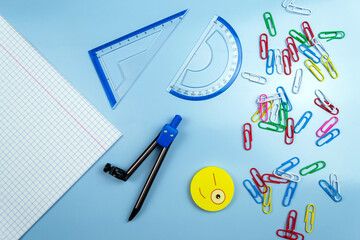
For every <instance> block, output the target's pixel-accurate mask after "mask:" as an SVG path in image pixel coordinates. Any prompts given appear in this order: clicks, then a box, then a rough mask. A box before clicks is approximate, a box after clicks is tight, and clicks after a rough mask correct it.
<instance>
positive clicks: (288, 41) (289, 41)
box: [286, 37, 300, 62]
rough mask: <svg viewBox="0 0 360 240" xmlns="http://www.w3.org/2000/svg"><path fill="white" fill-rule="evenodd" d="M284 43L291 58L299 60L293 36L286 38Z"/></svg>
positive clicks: (295, 60)
mask: <svg viewBox="0 0 360 240" xmlns="http://www.w3.org/2000/svg"><path fill="white" fill-rule="evenodd" d="M286 45H287V47H288V49H289V51H290V55H291V58H292V60H293V61H294V62H297V61H299V59H300V58H299V54H298V50H297V47H296V44H295V41H294V38H293V37H288V38H286Z"/></svg>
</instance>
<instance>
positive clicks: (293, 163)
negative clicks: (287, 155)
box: [275, 157, 300, 176]
mask: <svg viewBox="0 0 360 240" xmlns="http://www.w3.org/2000/svg"><path fill="white" fill-rule="evenodd" d="M299 163H300V160H299V158H298V157H293V158H291V159H289V160H287V161H285V162H283V163H282V164H281V165H280V167H278V168H277V169H275V170H276V171H275V173H276V175H277V176H281V175H283V174H284V173H285V172H287V171H289V170H290V169H292V168H294V167H295V166H296V165H298V164H299ZM288 165H289V166H288ZM280 170H281V171H283V172H280Z"/></svg>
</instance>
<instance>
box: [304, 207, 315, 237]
mask: <svg viewBox="0 0 360 240" xmlns="http://www.w3.org/2000/svg"><path fill="white" fill-rule="evenodd" d="M310 207H312V210H310V209H309V208H310ZM309 213H310V214H311V219H310V226H311V228H310V230H308V228H307V227H308V225H309ZM314 218H315V206H314V204H309V205H307V207H306V213H305V231H306V232H307V233H311V232H312V231H313V229H314Z"/></svg>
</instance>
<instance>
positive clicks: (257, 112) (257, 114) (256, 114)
mask: <svg viewBox="0 0 360 240" xmlns="http://www.w3.org/2000/svg"><path fill="white" fill-rule="evenodd" d="M268 106H269V104H268ZM272 106H273V102H270V107H268V109H267V110H268V111H269V110H270V109H271V108H272ZM265 113H266V112H264V113H263V114H262V115H265ZM256 116H259V117H258V118H257V119H254V118H255V117H256ZM259 120H260V112H259V109H258V110H257V111H256V112H255V113H254V115H253V116H252V117H251V121H253V122H257V121H259Z"/></svg>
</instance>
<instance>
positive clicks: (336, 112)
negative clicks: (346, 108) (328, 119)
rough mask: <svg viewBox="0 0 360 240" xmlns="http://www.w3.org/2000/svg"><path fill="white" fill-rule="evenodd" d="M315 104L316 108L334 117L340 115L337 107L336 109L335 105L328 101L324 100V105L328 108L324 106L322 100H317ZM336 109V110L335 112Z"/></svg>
mask: <svg viewBox="0 0 360 240" xmlns="http://www.w3.org/2000/svg"><path fill="white" fill-rule="evenodd" d="M314 103H315V105H316V106H318V107H320V108H322V109H324V110H325V111H327V112H328V113H330V114H332V115H338V114H339V109H338V108H337V107H335V106H334V105H332V104H329V102H328V101H326V100H324V103H325V104H326V105H327V107H326V106H324V105H323V104H322V102H321V100H320V98H315V100H314ZM329 108H330V109H329ZM334 109H335V111H333V110H334Z"/></svg>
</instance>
